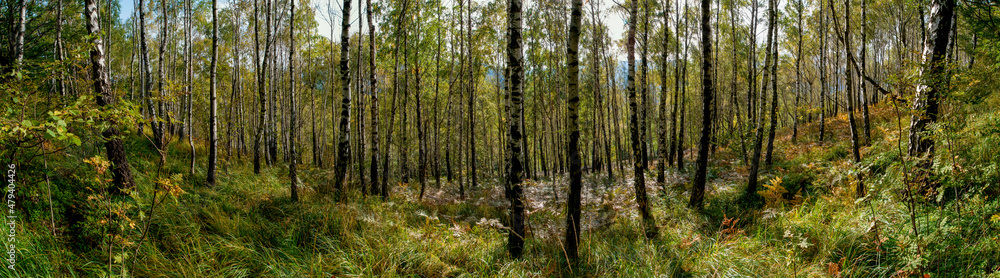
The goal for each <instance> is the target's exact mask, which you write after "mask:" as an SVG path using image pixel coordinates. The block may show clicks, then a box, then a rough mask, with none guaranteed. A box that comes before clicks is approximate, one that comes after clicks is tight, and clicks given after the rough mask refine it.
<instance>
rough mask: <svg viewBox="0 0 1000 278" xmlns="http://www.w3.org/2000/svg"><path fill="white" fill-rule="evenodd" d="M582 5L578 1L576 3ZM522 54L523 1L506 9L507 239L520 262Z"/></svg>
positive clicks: (511, 250)
mask: <svg viewBox="0 0 1000 278" xmlns="http://www.w3.org/2000/svg"><path fill="white" fill-rule="evenodd" d="M577 1H579V0H577ZM523 59H524V57H523V54H522V49H521V0H510V1H509V2H508V6H507V67H508V70H507V71H506V72H507V73H508V74H509V75H510V76H507V80H510V82H509V83H508V85H507V86H508V87H507V93H508V99H510V102H509V103H508V106H507V109H506V110H507V115H508V120H507V121H508V122H507V124H508V129H507V131H508V133H507V134H508V138H507V177H506V179H505V181H506V183H505V185H506V188H505V189H506V190H505V191H506V195H507V199H509V200H510V227H511V230H510V233H508V236H507V251H508V252H510V255H511V257H514V258H520V257H521V253H522V252H523V250H524V220H525V219H524V200H523V198H524V191H523V189H522V188H521V182H522V180H523V179H524V177H523V176H524V175H523V165H521V160H522V153H521V140H523V138H522V134H521V129H520V127H519V126H518V124H520V123H521V121H520V119H519V118H520V117H521V111H518V110H520V109H522V106H521V101H522V95H521V93H522V92H521V88H522V86H521V82H522V79H523V78H524V68H523V64H522V63H523Z"/></svg>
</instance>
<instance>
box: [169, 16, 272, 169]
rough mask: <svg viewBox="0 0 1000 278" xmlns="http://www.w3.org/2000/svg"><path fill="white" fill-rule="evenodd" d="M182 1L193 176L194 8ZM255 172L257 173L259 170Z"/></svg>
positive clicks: (189, 144)
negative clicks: (183, 7) (192, 38)
mask: <svg viewBox="0 0 1000 278" xmlns="http://www.w3.org/2000/svg"><path fill="white" fill-rule="evenodd" d="M184 2H185V5H186V12H187V16H185V21H186V22H185V24H184V28H185V29H184V30H185V31H184V39H185V43H184V47H185V48H186V50H187V55H186V56H187V62H186V63H185V67H186V68H187V69H186V72H187V73H186V74H185V77H186V80H185V84H187V95H188V97H187V121H188V123H187V126H188V131H187V136H188V146H189V147H191V169H190V171H189V174H191V175H192V176H193V175H194V167H195V158H196V157H197V156H196V154H195V149H194V118H193V117H192V116H193V113H194V82H193V78H194V64H193V63H194V58H193V57H194V55H192V53H193V52H194V47H192V46H191V41H192V40H191V27H192V25H194V24H192V22H193V20H192V15H193V14H194V13H193V12H192V10H194V9H193V7H192V3H191V2H192V0H186V1H184ZM255 22H256V21H255ZM255 169H256V168H255ZM257 173H259V171H258V172H257Z"/></svg>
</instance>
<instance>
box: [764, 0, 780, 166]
mask: <svg viewBox="0 0 1000 278" xmlns="http://www.w3.org/2000/svg"><path fill="white" fill-rule="evenodd" d="M775 1H777V0H770V1H769V2H770V5H771V9H772V10H776V9H777V8H778V4H777V3H775ZM777 13H778V12H777V11H773V12H771V14H770V19H768V22H773V23H770V25H771V31H770V33H772V36H773V37H772V39H771V40H770V44H771V45H770V46H769V49H770V51H771V67H770V68H767V69H764V70H770V71H771V74H770V75H769V76H770V77H771V80H770V81H771V123H770V124H769V125H768V131H767V152H766V153H765V154H764V166H765V167H767V168H768V169H770V168H771V164H772V162H773V161H772V160H771V154H773V153H774V132H775V131H776V130H775V129H777V127H778V40H777V38H778V24H777V21H778V16H777ZM764 82H767V80H765V81H764Z"/></svg>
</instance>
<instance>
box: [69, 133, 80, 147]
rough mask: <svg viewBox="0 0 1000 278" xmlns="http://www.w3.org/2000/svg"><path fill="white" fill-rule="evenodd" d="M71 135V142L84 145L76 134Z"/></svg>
mask: <svg viewBox="0 0 1000 278" xmlns="http://www.w3.org/2000/svg"><path fill="white" fill-rule="evenodd" d="M69 135H70V136H69V140H70V141H72V142H73V144H74V145H77V146H80V144H81V143H83V142H81V141H80V137H79V136H76V135H75V134H72V133H70V134H69Z"/></svg>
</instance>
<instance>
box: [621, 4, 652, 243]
mask: <svg viewBox="0 0 1000 278" xmlns="http://www.w3.org/2000/svg"><path fill="white" fill-rule="evenodd" d="M629 2H630V7H629V22H630V23H634V22H637V21H636V19H637V17H638V16H637V14H638V7H639V3H638V0H632V1H629ZM635 28H636V24H629V25H628V41H627V44H626V46H627V47H626V48H627V51H628V85H627V86H628V88H627V90H628V105H629V108H630V109H629V123H630V126H629V130H630V133H631V134H632V136H631V138H632V140H631V141H632V165H633V171H634V172H633V174H634V176H635V180H634V182H633V186H634V187H635V201H636V204H637V205H638V206H639V214H640V215H642V223H643V229H644V230H645V231H644V234H645V235H646V238H649V239H652V238H656V236H657V234H658V233H659V232H658V231H657V227H656V224H655V223H656V221H655V220H654V219H653V214H651V213H650V212H649V201H648V199H649V197H648V196H646V177H645V176H646V174H645V172H646V169H644V168H643V167H642V166H643V165H642V146H641V144H642V143H641V142H640V140H641V138H639V129H640V128H641V127H640V126H639V113H640V111H639V109H640V108H639V105H638V102H637V101H636V88H635V85H636V84H635Z"/></svg>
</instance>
